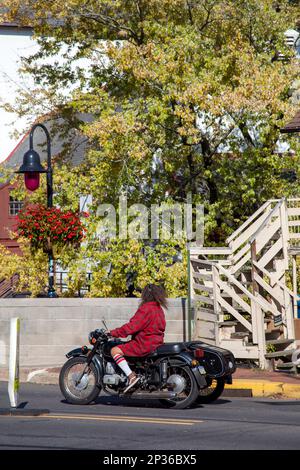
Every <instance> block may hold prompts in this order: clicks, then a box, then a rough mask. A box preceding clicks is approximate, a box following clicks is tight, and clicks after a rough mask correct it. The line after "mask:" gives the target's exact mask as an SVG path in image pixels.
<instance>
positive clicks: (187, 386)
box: [160, 362, 198, 409]
mask: <svg viewBox="0 0 300 470" xmlns="http://www.w3.org/2000/svg"><path fill="white" fill-rule="evenodd" d="M167 383H168V385H169V386H170V388H172V390H173V391H174V392H176V393H177V396H176V398H172V399H162V400H160V402H161V404H162V405H164V406H166V407H168V408H177V409H184V408H188V407H189V406H191V405H192V404H193V403H194V402H195V401H196V400H197V397H198V387H197V383H196V380H195V377H194V376H193V373H192V372H191V370H190V369H189V367H186V366H185V365H184V364H182V365H178V363H176V365H175V364H174V363H173V364H172V362H171V363H170V365H169V367H168V379H167Z"/></svg>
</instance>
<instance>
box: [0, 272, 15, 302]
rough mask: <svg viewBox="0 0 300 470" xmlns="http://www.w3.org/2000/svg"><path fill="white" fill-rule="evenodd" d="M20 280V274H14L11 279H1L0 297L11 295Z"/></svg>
mask: <svg viewBox="0 0 300 470" xmlns="http://www.w3.org/2000/svg"><path fill="white" fill-rule="evenodd" d="M18 280H19V276H18V274H14V275H13V276H12V277H11V278H10V279H2V280H1V281H0V297H9V296H10V295H11V294H12V293H13V292H14V287H15V285H16V284H17V282H18Z"/></svg>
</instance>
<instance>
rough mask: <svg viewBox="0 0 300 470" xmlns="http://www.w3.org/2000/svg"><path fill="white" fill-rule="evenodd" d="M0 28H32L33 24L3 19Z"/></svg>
mask: <svg viewBox="0 0 300 470" xmlns="http://www.w3.org/2000/svg"><path fill="white" fill-rule="evenodd" d="M0 28H18V29H32V26H29V25H28V26H24V25H20V24H18V23H10V22H8V21H3V22H2V23H0Z"/></svg>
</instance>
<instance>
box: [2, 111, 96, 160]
mask: <svg viewBox="0 0 300 470" xmlns="http://www.w3.org/2000/svg"><path fill="white" fill-rule="evenodd" d="M45 117H46V116H45ZM78 117H80V119H81V120H82V121H83V122H91V121H92V116H91V115H90V114H85V113H78ZM42 122H43V124H44V125H45V126H46V127H47V129H48V131H49V133H50V136H51V154H52V157H53V158H55V157H56V156H57V155H59V154H60V152H61V151H62V150H63V146H64V145H66V144H67V146H68V153H69V155H68V161H69V162H70V163H71V165H72V166H77V165H80V164H81V163H82V162H83V160H84V158H85V154H86V152H87V148H88V142H87V138H86V137H85V136H83V135H82V134H81V133H80V132H79V131H76V130H75V129H72V130H70V132H69V133H68V135H67V136H66V137H65V138H60V137H59V136H58V135H57V134H56V133H55V132H54V131H52V126H53V125H54V121H52V120H51V119H48V120H43V121H42ZM63 122H64V120H63V118H59V119H58V120H56V125H57V124H60V123H61V124H63ZM29 134H30V130H28V131H27V132H26V134H25V135H24V136H23V137H22V139H21V140H20V141H19V142H18V144H17V145H16V147H15V148H14V149H13V150H12V152H11V153H10V154H9V155H8V156H7V157H6V159H5V160H4V161H3V162H2V163H1V164H3V165H4V167H6V168H13V169H17V168H19V166H20V165H21V164H22V162H23V156H24V153H25V152H26V151H27V150H28V149H29ZM34 148H35V150H37V152H38V153H39V154H40V157H41V161H42V162H43V161H45V160H47V152H46V138H45V134H44V132H43V131H42V129H40V128H37V129H36V131H35V133H34Z"/></svg>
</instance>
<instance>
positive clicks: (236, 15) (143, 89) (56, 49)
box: [6, 0, 300, 244]
mask: <svg viewBox="0 0 300 470" xmlns="http://www.w3.org/2000/svg"><path fill="white" fill-rule="evenodd" d="M6 8H7V11H6V18H7V19H9V20H13V21H18V22H20V23H22V24H24V23H25V24H29V23H30V24H31V25H32V26H33V27H34V31H35V37H36V39H37V41H38V43H39V45H40V50H39V52H38V53H37V54H35V55H33V56H32V57H30V58H29V59H27V60H24V67H23V68H24V72H26V73H30V74H32V75H33V76H34V78H35V83H36V88H35V91H34V94H33V95H31V96H29V95H28V94H26V95H24V96H23V97H22V96H20V99H19V103H18V109H19V111H20V112H24V110H26V106H28V102H29V99H32V96H34V100H35V103H36V106H37V109H38V110H39V112H40V111H41V109H42V107H43V105H44V107H45V112H47V113H48V112H49V109H50V110H51V113H52V114H51V115H52V116H60V115H63V116H64V118H65V119H66V123H67V125H68V126H71V127H74V128H77V129H80V131H81V132H83V133H84V134H85V136H86V137H87V138H88V139H89V143H90V151H89V152H88V154H87V156H86V158H85V161H84V163H83V164H82V165H81V167H80V168H77V169H73V170H72V172H69V171H67V172H66V171H64V172H62V171H60V172H59V174H58V173H57V176H56V177H57V181H58V183H57V184H58V185H59V188H60V191H59V195H58V196H57V202H59V203H60V202H61V203H63V204H64V205H67V206H68V204H69V205H70V206H71V205H72V204H74V197H75V196H77V195H78V194H83V193H84V192H86V188H87V187H88V190H89V193H90V194H92V196H93V207H92V213H93V210H94V214H95V213H96V207H97V205H98V204H99V203H100V202H103V201H105V202H109V203H113V204H116V201H117V198H118V196H119V194H120V192H121V191H122V192H125V193H126V195H127V197H128V199H129V202H143V203H145V202H146V203H147V204H151V203H155V202H157V203H159V202H161V201H163V200H166V199H167V200H175V201H180V202H182V201H185V200H186V197H187V194H188V193H191V194H192V197H193V202H201V203H203V204H204V205H205V214H206V225H205V229H206V240H205V242H206V244H211V243H216V244H220V243H221V244H223V243H224V240H225V238H226V236H227V235H228V234H229V233H231V232H232V230H233V229H234V228H236V226H237V225H239V224H240V223H241V221H242V220H244V219H245V218H246V217H248V216H249V215H250V214H251V213H252V212H253V210H255V209H256V208H257V207H258V206H260V205H261V204H262V203H263V202H264V201H265V200H266V199H268V198H270V197H281V196H282V195H290V194H295V193H296V192H297V190H298V181H297V179H296V181H288V180H287V179H284V178H282V176H284V175H285V171H286V170H287V169H290V168H292V169H294V170H295V172H296V175H297V173H298V169H299V156H300V153H299V145H298V144H296V143H294V144H293V145H294V148H295V150H296V153H295V155H294V156H293V157H292V158H291V156H289V155H286V156H282V155H280V154H278V153H276V143H277V141H278V138H279V135H280V133H279V130H280V127H281V126H282V125H283V124H284V123H285V122H286V120H287V119H289V117H291V116H292V115H293V112H294V111H295V108H293V106H292V105H291V103H290V101H289V88H290V85H291V83H292V81H293V80H294V78H295V77H297V68H296V63H295V60H294V58H293V52H292V51H291V50H290V49H288V48H287V46H286V44H285V41H284V35H283V33H284V31H285V30H286V29H287V28H289V27H293V25H294V23H295V21H296V18H297V14H298V11H299V2H289V1H287V0H282V1H280V0H278V1H276V2H274V1H273V0H261V1H257V0H229V1H228V0H227V1H224V0H198V1H197V0H195V1H192V0H159V1H158V0H89V1H85V2H83V1H82V0H66V1H65V2H60V1H58V0H53V1H52V2H46V1H45V0H34V1H33V0H22V1H21V0H8V1H7V2H6ZM57 54H60V57H61V59H60V61H59V62H58V61H56V62H55V63H54V65H53V60H52V63H51V64H49V62H48V63H47V60H49V58H51V57H57ZM280 57H281V58H282V57H283V59H284V60H279V59H280ZM83 59H88V61H89V66H88V67H87V64H86V62H84V63H83V65H82V66H80V60H83ZM75 60H78V61H79V62H77V63H76V64H77V65H76V67H75V66H74V61H75ZM43 61H44V64H43ZM45 61H46V62H45ZM37 63H38V66H37ZM66 89H68V90H69V91H68V93H66ZM31 108H32V106H31ZM79 113H90V114H91V115H93V121H92V122H90V123H88V124H87V123H84V122H83V121H82V120H80V114H79ZM60 131H61V129H60ZM297 145H298V146H297ZM66 165H68V163H66ZM95 220H96V216H95V217H94V221H95ZM92 222H93V218H91V223H92Z"/></svg>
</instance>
